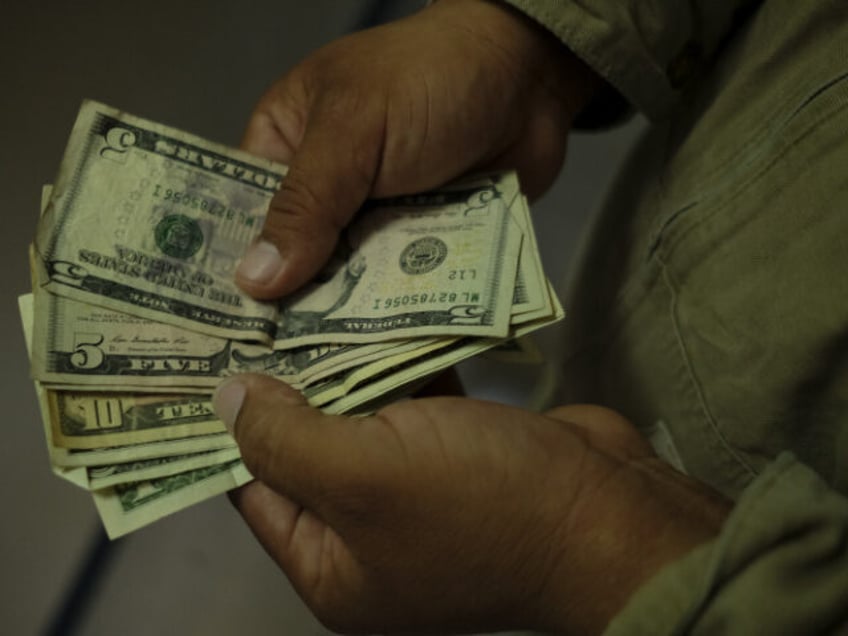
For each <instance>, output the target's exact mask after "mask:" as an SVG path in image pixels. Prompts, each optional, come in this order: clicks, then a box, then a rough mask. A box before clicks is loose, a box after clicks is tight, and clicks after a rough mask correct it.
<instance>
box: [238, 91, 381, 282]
mask: <svg viewBox="0 0 848 636" xmlns="http://www.w3.org/2000/svg"><path fill="white" fill-rule="evenodd" d="M326 101H327V100H324V102H325V104H321V103H318V104H316V105H315V107H314V108H313V109H312V112H310V113H309V116H308V119H307V121H306V129H305V132H304V134H303V138H302V140H301V142H300V144H299V146H298V147H297V148H296V149H295V151H294V155H293V158H292V161H291V165H290V166H289V170H288V173H287V174H286V176H285V178H284V179H283V183H282V186H281V187H280V190H279V191H278V192H277V193H276V194H275V195H274V197H273V199H272V200H271V203H270V205H269V208H268V214H267V216H266V218H265V225H264V226H263V228H262V233H261V235H260V237H259V239H258V240H257V241H256V242H255V243H254V244H253V245H251V246H250V248H248V251H247V253H246V254H245V256H244V258H243V259H242V260H241V263H240V264H239V266H238V269H237V270H236V282H237V283H238V284H239V286H240V287H241V288H242V289H244V291H246V292H247V293H248V294H250V295H251V296H253V297H254V298H258V299H272V298H278V297H280V296H283V295H285V294H289V293H291V292H293V291H294V290H296V289H297V288H298V287H300V286H301V285H303V284H304V283H306V282H307V281H309V280H310V279H311V278H312V277H313V276H315V274H316V273H318V271H319V270H320V269H321V267H322V266H323V265H324V264H325V263H326V262H327V260H328V259H329V257H330V255H331V254H332V251H333V249H334V248H335V245H336V242H337V240H338V237H339V232H340V231H341V230H342V229H343V228H344V227H345V226H346V225H347V224H348V222H349V221H350V219H351V218H352V217H353V215H354V214H355V213H356V211H357V210H358V209H359V208H360V207H361V206H362V204H363V202H364V201H365V199H366V198H367V196H368V194H369V193H370V191H371V186H372V184H373V182H374V180H375V178H376V174H377V171H378V168H379V158H380V154H381V152H382V137H383V131H382V128H381V126H380V125H379V124H376V125H372V126H369V125H368V123H367V121H368V120H369V119H370V121H378V120H379V119H380V118H379V117H378V118H373V117H372V118H368V117H367V116H366V117H363V116H362V115H363V114H362V113H360V112H356V111H355V110H348V109H345V108H344V105H343V104H340V103H338V102H336V103H334V104H333V105H332V106H328V105H326ZM351 113H356V115H355V116H356V125H351V122H352V121H353V115H352V114H351Z"/></svg>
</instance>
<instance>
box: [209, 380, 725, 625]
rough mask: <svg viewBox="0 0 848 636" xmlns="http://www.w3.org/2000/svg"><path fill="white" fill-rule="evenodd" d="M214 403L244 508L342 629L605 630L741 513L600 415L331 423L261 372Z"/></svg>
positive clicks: (438, 414)
mask: <svg viewBox="0 0 848 636" xmlns="http://www.w3.org/2000/svg"><path fill="white" fill-rule="evenodd" d="M215 404H216V410H217V411H218V413H219V415H220V416H221V417H222V419H223V420H224V421H225V422H226V423H227V424H228V426H230V427H231V429H232V428H233V427H234V435H235V437H236V440H237V441H238V444H239V447H240V449H241V453H242V456H243V458H244V461H245V463H246V465H247V467H248V468H249V469H250V471H251V472H252V473H253V474H254V475H255V476H256V478H257V481H255V482H252V483H251V484H249V485H247V486H245V487H244V488H242V489H241V490H240V491H237V492H236V493H235V494H234V495H233V499H234V502H235V504H236V506H237V508H238V510H239V511H240V513H241V514H242V516H243V517H244V518H245V520H246V521H247V523H248V524H249V525H250V527H251V528H252V530H253V532H254V533H255V534H256V536H257V537H258V539H259V541H260V542H261V543H262V544H263V546H264V547H265V549H266V550H267V551H268V553H269V554H270V555H271V556H272V557H273V558H274V559H275V560H276V562H277V563H278V564H279V565H280V567H281V568H282V569H283V570H284V571H285V573H286V574H287V575H288V577H289V578H290V579H291V581H292V583H293V585H294V586H295V588H296V589H297V591H298V593H299V594H300V595H301V596H302V597H303V599H304V600H305V602H306V603H307V605H308V606H309V607H310V608H311V609H312V610H313V612H314V613H315V614H316V616H317V617H318V618H319V620H321V621H322V622H323V623H325V624H326V625H327V626H328V627H330V628H331V629H335V630H339V631H383V632H386V631H388V632H396V631H406V630H416V631H428V630H430V631H440V632H444V631H452V630H456V631H461V630H494V629H512V628H529V629H539V630H551V631H557V632H572V631H574V632H576V633H581V634H589V633H596V632H599V631H601V630H602V629H603V627H604V626H605V625H606V623H607V622H608V621H609V619H610V618H611V617H612V616H614V615H615V613H617V612H618V610H619V609H621V607H622V606H623V605H624V603H625V602H626V600H627V599H628V597H629V596H630V595H631V594H632V592H633V591H634V590H635V589H636V588H637V587H638V586H639V585H640V584H641V583H642V582H643V581H644V580H646V579H647V578H648V577H650V576H651V575H652V574H653V573H655V572H656V571H657V570H658V569H659V568H660V567H662V566H663V565H664V564H665V563H667V562H669V561H671V560H673V559H675V558H677V557H679V556H681V555H682V554H684V553H685V552H687V551H688V550H690V549H691V548H692V547H693V546H695V545H697V544H698V543H701V542H703V541H706V540H707V539H709V538H710V537H712V536H713V535H714V534H715V533H716V532H717V531H718V529H719V527H720V525H721V523H722V521H723V519H724V517H725V515H726V514H727V511H728V505H727V504H726V503H725V502H724V501H722V500H721V499H720V498H719V497H718V495H716V494H715V493H713V492H712V491H709V490H708V489H706V488H705V487H703V486H701V485H700V484H698V483H697V482H694V481H693V480H691V479H689V478H688V477H686V476H684V475H682V474H680V473H678V472H676V471H675V470H674V469H672V468H671V467H670V466H668V465H667V464H665V463H663V462H662V461H661V460H659V459H658V458H657V457H656V456H655V455H654V454H653V452H652V451H651V449H650V447H649V446H648V445H647V444H646V442H645V441H644V440H642V438H641V437H639V435H638V434H637V433H636V432H635V431H634V429H633V428H632V427H631V425H630V424H629V423H628V422H627V421H626V420H625V419H623V418H622V417H621V416H620V415H618V414H616V413H614V412H612V411H610V410H608V409H604V408H601V407H593V406H570V407H561V408H558V409H554V410H552V411H549V412H547V413H545V414H538V413H532V412H528V411H524V410H521V409H517V408H513V407H507V406H503V405H499V404H494V403H487V402H481V401H477V400H472V399H468V398H428V399H416V400H409V401H405V402H399V403H396V404H393V405H391V406H389V407H387V408H385V409H383V410H381V411H380V412H378V413H377V414H375V415H373V416H369V417H361V418H360V417H346V416H333V415H326V414H323V413H322V412H321V411H319V410H317V409H314V408H312V407H310V406H308V405H307V404H306V402H305V400H304V399H303V397H302V396H301V395H300V394H299V393H298V392H297V391H295V390H294V389H292V388H290V387H288V386H286V385H284V384H282V383H280V382H278V381H276V380H274V379H272V378H269V377H265V376H259V375H246V376H239V377H237V378H233V379H231V380H228V381H227V382H225V383H224V384H222V385H221V387H220V388H219V390H218V391H216V395H215Z"/></svg>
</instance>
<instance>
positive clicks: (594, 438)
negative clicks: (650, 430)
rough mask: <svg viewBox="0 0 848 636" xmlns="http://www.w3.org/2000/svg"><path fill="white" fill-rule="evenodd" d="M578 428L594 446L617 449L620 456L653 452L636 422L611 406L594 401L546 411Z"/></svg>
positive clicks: (647, 454)
mask: <svg viewBox="0 0 848 636" xmlns="http://www.w3.org/2000/svg"><path fill="white" fill-rule="evenodd" d="M545 415H546V416H547V417H550V418H552V419H555V420H559V421H560V422H565V423H567V424H569V425H571V426H572V427H574V428H576V429H577V431H579V432H580V433H581V434H582V435H584V436H585V438H586V440H587V441H588V442H589V444H591V445H592V446H594V447H596V448H599V449H601V450H603V451H604V452H606V453H617V454H618V455H619V459H630V458H635V457H645V456H649V455H653V454H654V451H653V448H651V445H650V444H649V443H648V441H647V440H646V439H645V438H644V437H642V435H640V434H639V432H638V431H637V430H636V428H635V427H634V426H633V424H631V423H630V421H629V420H627V419H626V418H625V417H623V416H622V415H621V414H619V413H618V412H616V411H613V410H612V409H608V408H606V407H603V406H595V405H593V404H572V405H568V406H559V407H557V408H554V409H551V410H550V411H547V412H546V413H545Z"/></svg>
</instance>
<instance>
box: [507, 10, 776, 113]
mask: <svg viewBox="0 0 848 636" xmlns="http://www.w3.org/2000/svg"><path fill="white" fill-rule="evenodd" d="M505 1H506V2H507V3H508V4H510V5H512V6H513V7H515V8H516V9H518V10H519V11H521V12H522V13H524V14H526V15H528V16H529V17H531V18H533V19H534V20H536V21H538V22H539V23H540V24H542V25H543V26H544V27H546V28H547V29H548V30H550V31H551V32H552V33H554V34H555V35H556V36H557V37H558V38H559V39H560V40H562V42H563V43H565V44H566V45H567V46H568V47H569V48H570V49H571V50H572V51H573V52H574V53H575V54H576V55H577V56H578V57H580V58H581V59H582V60H583V61H584V62H586V63H587V64H588V65H589V66H590V67H591V68H592V69H593V70H594V71H595V72H597V73H598V74H599V75H600V76H601V77H603V78H604V79H605V80H606V81H607V82H608V83H609V85H610V86H611V87H613V88H614V89H615V90H616V91H618V92H619V93H620V94H621V95H622V96H624V98H625V99H626V100H627V101H628V102H630V104H632V105H633V106H634V107H635V108H637V109H638V110H640V111H641V112H643V113H644V114H645V115H646V116H647V117H648V118H649V119H652V120H659V119H662V118H664V117H665V116H666V115H667V114H668V113H669V111H670V110H671V109H672V108H673V106H674V105H675V103H676V102H677V101H678V99H679V96H680V94H681V92H682V91H683V90H684V88H685V87H686V86H687V85H688V84H689V83H690V82H691V81H692V80H694V79H695V78H696V77H697V75H698V73H699V69H701V68H703V67H704V65H706V64H708V63H709V62H710V60H711V59H712V58H713V56H714V55H715V53H716V51H717V50H718V49H719V47H720V46H721V44H722V42H723V41H724V40H725V39H726V38H727V36H728V35H729V34H730V33H731V31H732V29H733V28H734V27H735V26H736V25H737V24H739V23H740V22H741V21H742V20H743V19H744V17H745V15H747V14H748V13H750V12H751V11H753V10H754V9H755V8H756V6H757V5H758V4H760V2H757V1H756V0H721V1H720V2H717V1H716V0H689V1H688V2H681V1H680V0H505ZM601 107H603V104H601Z"/></svg>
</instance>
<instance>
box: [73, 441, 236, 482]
mask: <svg viewBox="0 0 848 636" xmlns="http://www.w3.org/2000/svg"><path fill="white" fill-rule="evenodd" d="M239 457H240V455H239V451H238V449H237V448H225V449H217V450H208V451H198V452H196V453H185V454H182V455H172V456H166V457H153V458H150V459H144V460H135V461H130V462H123V463H119V464H111V465H107V466H92V467H88V468H86V477H87V484H86V485H87V488H88V489H89V490H102V489H104V488H108V487H110V486H117V485H119V484H129V483H132V482H138V481H147V480H151V479H161V478H163V477H170V476H171V475H176V474H178V473H185V472H188V471H191V470H197V469H200V468H207V467H209V466H216V465H220V464H223V463H227V462H230V461H233V460H234V459H238V458H239Z"/></svg>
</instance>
